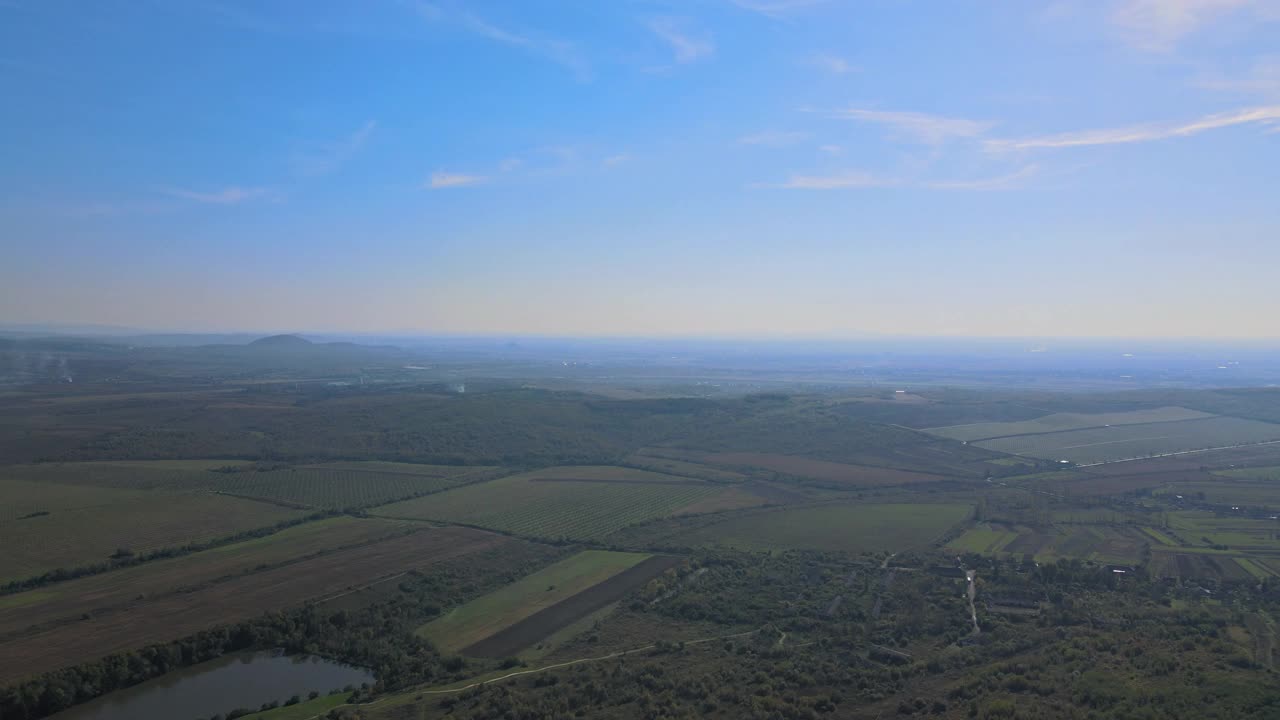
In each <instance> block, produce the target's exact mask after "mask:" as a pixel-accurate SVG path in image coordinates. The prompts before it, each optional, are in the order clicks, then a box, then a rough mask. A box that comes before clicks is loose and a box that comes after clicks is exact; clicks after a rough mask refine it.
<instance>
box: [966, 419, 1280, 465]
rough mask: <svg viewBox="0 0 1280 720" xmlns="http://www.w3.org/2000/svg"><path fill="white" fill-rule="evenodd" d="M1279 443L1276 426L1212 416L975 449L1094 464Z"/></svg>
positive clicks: (1006, 440)
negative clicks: (1277, 441) (1261, 443)
mask: <svg viewBox="0 0 1280 720" xmlns="http://www.w3.org/2000/svg"><path fill="white" fill-rule="evenodd" d="M1271 440H1280V425H1277V424H1273V423H1265V422H1260V421H1257V420H1242V419H1240V418H1231V417H1211V418H1207V419H1204V420H1189V421H1186V422H1176V423H1171V422H1164V423H1151V424H1143V425H1112V426H1111V427H1102V428H1093V429H1088V430H1069V431H1065V432H1053V433H1048V434H1043V435H1024V436H1018V437H1006V438H1000V439H995V440H985V441H981V442H976V443H974V444H975V445H977V446H978V447H982V448H986V449H988V450H995V451H998V452H1004V453H1009V454H1011V455H1025V456H1030V457H1037V458H1043V459H1046V460H1070V461H1071V462H1074V463H1080V464H1092V463H1106V462H1115V461H1117V460H1126V459H1131V458H1144V457H1149V456H1152V455H1162V454H1166V453H1174V452H1184V451H1188V450H1202V449H1205V448H1212V447H1227V446H1231V445H1244V444H1248V443H1258V442H1267V441H1271Z"/></svg>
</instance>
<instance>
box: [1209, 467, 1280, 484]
mask: <svg viewBox="0 0 1280 720" xmlns="http://www.w3.org/2000/svg"><path fill="white" fill-rule="evenodd" d="M1213 474H1214V475H1217V476H1219V477H1224V478H1230V479H1232V480H1264V481H1270V482H1280V466H1269V467H1253V468H1235V469H1231V470H1215V471H1214V472H1213Z"/></svg>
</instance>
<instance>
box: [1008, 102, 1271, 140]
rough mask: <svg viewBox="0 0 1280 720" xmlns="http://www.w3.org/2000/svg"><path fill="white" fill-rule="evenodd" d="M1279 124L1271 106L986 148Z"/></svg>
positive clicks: (1153, 137) (1167, 136) (1160, 137)
mask: <svg viewBox="0 0 1280 720" xmlns="http://www.w3.org/2000/svg"><path fill="white" fill-rule="evenodd" d="M1277 121H1280V105H1269V106H1264V107H1255V108H1245V109H1242V110H1233V111H1231V112H1225V113H1218V114H1216V115H1207V116H1205V117H1202V118H1199V119H1197V120H1193V121H1191V122H1187V123H1178V124H1148V125H1131V126H1128V127H1120V128H1102V129H1098V130H1083V131H1080V132H1068V133H1059V134H1057V135H1042V136H1039V137H1027V138H1019V139H1006V140H988V141H987V142H986V144H985V146H986V148H987V149H988V150H993V151H1003V150H1036V149H1041V148H1066V147H1088V146H1091V145H1120V144H1124V143H1142V142H1152V141H1155V140H1167V139H1170V138H1178V137H1189V136H1191V135H1198V134H1200V133H1202V132H1207V131H1209V130H1218V129H1220V128H1227V127H1232V126H1235V125H1251V124H1255V123H1258V124H1270V123H1275V122H1277Z"/></svg>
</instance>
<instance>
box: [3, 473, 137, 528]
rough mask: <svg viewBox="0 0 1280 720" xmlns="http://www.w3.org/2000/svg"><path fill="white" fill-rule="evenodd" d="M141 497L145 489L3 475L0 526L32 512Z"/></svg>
mask: <svg viewBox="0 0 1280 720" xmlns="http://www.w3.org/2000/svg"><path fill="white" fill-rule="evenodd" d="M145 497H147V494H146V493H145V492H140V491H136V490H116V489H113V488H97V487H85V486H82V485H63V484H57V483H48V482H39V481H32V480H16V479H11V478H4V479H0V527H3V526H4V525H6V524H8V523H9V522H11V521H16V520H19V519H20V518H26V517H27V516H29V515H31V514H32V513H53V512H65V511H68V510H78V509H84V508H106V507H110V506H113V505H123V504H127V503H132V502H135V501H137V500H141V499H143V498H145ZM30 519H34V518H30ZM22 522H26V520H22Z"/></svg>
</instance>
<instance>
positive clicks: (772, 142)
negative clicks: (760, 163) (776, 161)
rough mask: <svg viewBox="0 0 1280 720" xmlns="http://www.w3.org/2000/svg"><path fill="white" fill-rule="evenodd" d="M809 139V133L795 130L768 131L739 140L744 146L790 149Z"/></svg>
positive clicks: (745, 136)
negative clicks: (789, 147)
mask: <svg viewBox="0 0 1280 720" xmlns="http://www.w3.org/2000/svg"><path fill="white" fill-rule="evenodd" d="M807 137H809V133H806V132H798V131H793V130H767V131H765V132H758V133H753V134H751V135H744V136H742V137H740V138H738V142H740V143H742V144H743V145H760V146H762V147H788V146H791V145H795V144H796V143H798V142H801V141H803V140H804V139H805V138H807Z"/></svg>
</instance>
